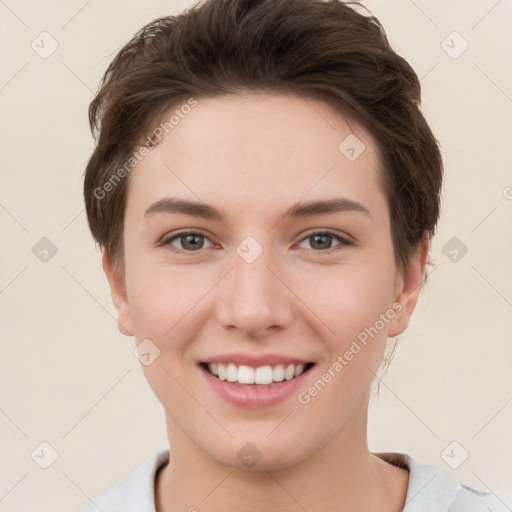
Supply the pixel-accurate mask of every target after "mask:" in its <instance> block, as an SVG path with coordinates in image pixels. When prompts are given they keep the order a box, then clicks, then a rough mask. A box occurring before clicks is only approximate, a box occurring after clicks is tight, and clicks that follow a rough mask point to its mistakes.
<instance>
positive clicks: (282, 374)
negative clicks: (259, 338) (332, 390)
mask: <svg viewBox="0 0 512 512" xmlns="http://www.w3.org/2000/svg"><path fill="white" fill-rule="evenodd" d="M314 365H315V363H307V364H287V365H284V364H277V365H273V366H270V365H266V366H259V367H257V368H253V367H251V366H245V365H236V364H234V363H206V362H202V363H200V364H199V366H200V367H201V368H203V369H204V370H205V371H207V372H208V373H209V374H210V375H213V376H214V377H216V378H217V379H219V380H224V381H227V382H229V383H231V384H233V385H236V386H243V387H253V388H262V387H271V386H276V385H279V384H280V383H281V382H286V381H290V380H293V379H296V378H297V377H299V376H300V375H302V374H304V373H306V372H308V371H309V370H310V369H311V368H312V367H313V366H314Z"/></svg>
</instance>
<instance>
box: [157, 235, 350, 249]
mask: <svg viewBox="0 0 512 512" xmlns="http://www.w3.org/2000/svg"><path fill="white" fill-rule="evenodd" d="M187 235H199V236H203V237H204V238H206V239H208V237H207V236H206V235H205V234H203V233H200V232H197V231H182V232H181V233H177V234H175V235H172V236H171V237H168V238H164V239H163V240H162V241H161V242H159V243H158V244H157V245H158V246H159V247H163V246H171V242H173V241H174V240H177V239H179V238H181V237H185V236H187ZM315 235H328V236H331V237H333V238H336V239H337V240H338V241H340V242H341V243H340V244H339V245H337V246H334V247H331V248H330V249H322V250H315V249H311V251H313V252H315V253H318V254H327V253H330V252H333V251H335V250H337V249H341V248H343V246H347V245H354V243H353V242H352V241H350V240H348V239H347V238H345V237H343V236H341V235H339V234H338V233H336V232H335V231H332V230H330V229H324V230H322V231H313V232H312V233H309V234H308V235H306V236H305V237H303V238H302V239H301V240H300V242H303V241H304V240H307V239H308V238H311V237H313V236H315ZM171 247H172V246H171ZM170 250H171V251H172V252H175V253H178V254H194V253H196V252H199V251H201V249H197V250H195V251H185V250H181V249H176V248H173V249H170Z"/></svg>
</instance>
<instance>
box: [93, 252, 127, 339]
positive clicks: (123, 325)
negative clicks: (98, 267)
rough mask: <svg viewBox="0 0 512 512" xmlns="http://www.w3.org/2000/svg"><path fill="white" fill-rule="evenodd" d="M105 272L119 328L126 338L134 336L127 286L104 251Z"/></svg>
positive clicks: (103, 263)
mask: <svg viewBox="0 0 512 512" xmlns="http://www.w3.org/2000/svg"><path fill="white" fill-rule="evenodd" d="M101 261H102V265H103V270H104V271H105V274H106V276H107V279H108V284H109V285H110V294H111V296H112V302H113V303H114V306H115V308H116V311H117V328H118V329H119V331H120V332H121V333H122V334H124V335H126V336H133V335H134V334H133V320H132V313H131V311H130V306H129V304H128V298H127V296H126V285H125V283H124V279H123V278H122V276H119V275H118V274H117V273H116V272H115V271H114V269H113V265H112V261H111V259H110V256H109V255H108V254H107V252H106V251H105V250H103V256H102V259H101Z"/></svg>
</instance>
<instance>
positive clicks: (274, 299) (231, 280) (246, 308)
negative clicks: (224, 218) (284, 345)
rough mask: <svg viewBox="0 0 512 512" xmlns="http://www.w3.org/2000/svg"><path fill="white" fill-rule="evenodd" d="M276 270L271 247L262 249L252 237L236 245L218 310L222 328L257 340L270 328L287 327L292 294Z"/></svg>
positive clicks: (289, 318) (276, 266) (290, 312)
mask: <svg viewBox="0 0 512 512" xmlns="http://www.w3.org/2000/svg"><path fill="white" fill-rule="evenodd" d="M277 268H278V265H277V264H276V259H275V257H274V255H273V253H272V250H271V248H270V247H268V246H266V247H263V245H261V244H260V243H259V242H257V241H256V239H254V238H253V237H247V238H246V239H245V240H243V241H242V242H241V243H240V244H239V246H238V247H237V248H236V251H235V254H233V260H232V270H231V272H229V274H228V276H226V282H225V286H224V287H223V289H222V293H221V296H220V297H219V301H218V306H217V314H218V319H219V322H220V323H221V324H222V325H223V326H224V327H236V328H238V329H239V330H240V331H244V332H245V333H246V334H247V335H251V336H258V335H261V334H263V333H264V332H265V331H266V330H267V329H268V328H270V327H273V328H276V327H285V326H287V325H289V323H290V322H291V319H292V304H291V302H290V300H291V297H290V296H291V294H290V293H289V292H287V288H286V286H285V285H284V284H283V283H282V282H281V281H280V279H278V277H277V276H276V273H278V271H277Z"/></svg>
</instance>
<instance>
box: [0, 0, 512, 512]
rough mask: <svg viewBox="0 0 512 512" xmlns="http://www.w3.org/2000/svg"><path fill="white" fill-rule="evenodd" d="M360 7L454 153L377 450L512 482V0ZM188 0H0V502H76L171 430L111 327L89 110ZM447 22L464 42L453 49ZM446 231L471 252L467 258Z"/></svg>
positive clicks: (449, 155) (47, 507)
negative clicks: (45, 248) (129, 55)
mask: <svg viewBox="0 0 512 512" xmlns="http://www.w3.org/2000/svg"><path fill="white" fill-rule="evenodd" d="M365 4H366V5H367V6H368V7H369V8H370V9H372V11H373V12H374V13H375V15H376V16H377V17H378V18H379V19H380V20H381V22H382V24H383V25H384V27H385V29H386V31H387V33H388V37H389V39H390V42H391V44H392V45H393V46H394V48H395V49H396V50H397V51H398V52H399V53H400V54H402V55H403V56H404V57H405V58H406V59H408V60H409V61H410V63H411V64H412V65H413V67H414V68H415V70H416V71H417V73H418V76H419V77H420V78H421V81H422V86H423V103H424V107H423V110H424V112H425V115H426V117H427V119H428V121H429V122H430V124H431V126H432V128H433V130H434V132H435V134H436V136H437V138H438V139H439V141H440V143H441V145H442V148H443V155H444V159H445V166H446V181H445V187H444V201H443V214H442V215H443V216H442V220H441V222H440V225H439V231H438V236H437V238H436V240H435V242H434V246H433V253H432V256H433V257H434V258H435V260H436V262H437V267H436V268H435V270H433V273H432V274H431V277H430V283H429V285H428V286H427V288H425V289H424V291H423V292H422V298H421V302H420V304H419V306H418V309H417V311H416V312H415V314H414V317H413V319H412V322H411V324H410V327H409V329H408V330H407V331H406V333H405V334H404V335H403V336H401V337H400V339H399V346H398V349H397V352H396V355H395V358H394V361H393V363H392V366H391V368H390V370H389V372H388V374H387V375H386V377H385V379H384V381H383V384H382V385H381V394H380V398H378V399H374V400H372V405H371V409H370V424H369V443H370V449H371V450H372V451H376V452H378V451H400V452H406V453H410V454H411V455H412V456H413V457H414V458H416V459H417V460H418V461H420V462H423V463H430V464H434V465H436V466H438V467H439V468H441V469H443V470H445V471H447V472H449V473H451V474H453V475H454V476H455V477H456V478H458V479H459V480H461V481H463V482H465V483H467V484H470V485H473V486H475V487H477V488H480V489H482V490H489V489H491V490H498V489H499V490H503V491H508V492H512V440H511V432H512V371H511V365H512V321H511V318H512V265H511V264H510V262H511V255H512V229H511V221H512V172H511V163H512V158H511V157H512V149H511V147H512V142H511V119H512V68H511V66H510V56H511V55H512V37H511V35H510V27H511V22H512V2H510V1H509V0H501V1H496V0H482V1H479V2H468V1H462V0H459V1H451V2H444V1H441V0H435V1H429V2H427V1H425V0H422V1H420V0H416V1H415V2H412V1H406V0H390V1H387V2H378V1H376V0H375V1H368V2H366V3H365ZM189 5H192V2H187V1H176V0H174V1H156V0H153V1H146V2H136V1H134V0H129V1H128V0H123V1H121V0H112V1H109V2H106V1H103V2H102V1H100V0H92V1H89V2H86V1H84V0H72V1H67V2H57V1H56V0H53V1H49V0H45V1H41V2H35V1H21V0H6V1H5V2H4V1H0V27H1V29H0V37H1V45H0V52H1V63H2V65H1V72H0V109H1V113H2V114H1V133H0V144H1V150H2V151H1V154H2V162H1V167H2V170H1V173H0V175H1V183H0V229H1V232H2V245H1V250H0V254H1V260H0V308H1V309H0V311H1V327H2V328H1V357H0V376H1V377H0V378H1V388H0V434H1V436H0V437H1V443H0V471H1V478H0V512H3V511H13V510H20V511H25V510H27V511H28V510H40V511H42V512H45V511H48V512H50V511H52V512H64V511H70V510H80V509H81V507H82V506H83V505H84V504H85V502H86V501H87V497H93V496H94V495H96V494H97V493H98V492H99V491H100V490H101V489H103V488H104V487H106V486H108V485H110V484H111V483H113V482H114V481H116V480H117V479H119V478H120V477H121V476H123V475H125V474H127V473H128V472H129V471H131V470H132V469H133V468H134V467H135V466H137V465H138V464H139V463H140V462H141V461H142V460H144V459H145V458H146V457H147V456H149V455H150V454H151V453H153V452H154V451H156V450H158V449H160V448H162V447H166V445H167V439H166V435H165V429H164V416H163V411H162V408H161V406H160V404H159V403H158V402H157V400H156V398H155V397H154V396H153V394H152V392H151V390H150V389H149V386H148V385H147V384H146V382H145V380H144V378H143V374H142V371H141V369H140V367H139V362H138V361H137V360H136V359H135V357H134V356H133V354H132V350H133V347H134V342H133V339H132V338H127V337H124V336H122V335H121V334H120V333H119V332H118V331H117V326H116V322H115V320H114V308H113V306H112V304H111V299H110V295H109V290H108V287H107V281H106V279H105V277H104V274H103V272H102V270H101V265H100V252H99V250H98V249H96V248H95V247H94V244H93V242H92V238H91V237H90V235H89V232H88V229H87V225H86V218H85V214H84V211H83V200H82V173H83V169H84V166H85V163H86V161H87V158H88V156H89V154H90V152H91V150H92V147H93V144H92V138H91V136H90V133H89V129H88V124H87V106H88V103H89V101H90V100H91V98H92V95H93V91H94V90H95V89H96V87H97V85H98V81H99V78H100V76H101V74H102V73H103V71H104V70H105V68H106V66H107V64H108V63H109V62H110V59H111V58H112V56H113V54H114V52H116V51H117V50H118V49H119V48H120V46H121V45H122V44H124V43H125V42H126V41H127V40H128V39H129V38H130V37H131V36H132V35H133V34H134V33H135V31H136V30H138V29H139V28H140V27H142V25H143V24H145V23H146V22H149V21H150V20H152V19H153V18H155V17H157V16H161V15H166V14H171V13H178V12H180V11H181V10H182V9H183V8H185V7H187V6H189ZM42 31H47V32H48V33H49V34H50V35H51V37H52V38H53V39H55V40H56V41H57V42H58V48H57V50H56V51H55V52H54V53H53V54H52V55H51V56H49V57H48V58H46V59H43V58H41V57H40V55H39V54H38V53H36V52H35V51H34V50H33V49H32V48H31V42H32V41H34V40H35V44H39V51H40V52H41V51H43V50H44V49H46V51H47V50H48V49H50V48H51V46H50V44H51V40H50V39H49V38H48V36H40V37H39V34H40V33H41V32H42ZM453 31H457V32H458V33H459V34H460V35H461V37H462V38H464V40H466V41H467V42H468V44H469V47H468V49H467V50H466V51H465V52H464V53H462V54H461V55H460V56H459V57H458V58H453V56H454V55H455V53H454V52H457V51H459V50H460V49H461V48H462V46H461V45H462V44H463V43H464V42H463V40H462V39H460V38H458V36H456V35H455V36H454V35H450V34H452V32H453ZM41 37H46V39H45V40H44V49H43V48H41V47H42V46H43V43H41ZM447 37H448V39H446V38H447ZM443 40H446V42H445V43H442V42H443ZM450 47H451V48H450ZM445 49H446V50H447V51H448V52H451V53H452V56H450V55H449V54H448V53H447V52H446V51H445ZM507 187H509V188H507ZM42 237H47V238H49V239H50V240H51V241H52V242H53V244H55V246H56V247H57V248H58V252H57V253H56V254H55V255H54V256H53V257H51V258H50V259H49V261H47V262H46V263H43V262H41V261H40V260H39V259H38V258H36V256H35V255H34V254H33V252H32V248H33V246H34V245H35V244H36V243H37V242H38V241H39V240H40V239H41V238H42ZM452 237H457V238H458V239H459V240H460V241H461V242H462V243H464V244H465V245H466V246H467V248H468V252H467V254H465V255H464V256H463V257H462V258H460V259H459V261H457V262H455V263H454V262H452V261H450V259H449V258H448V257H447V256H446V255H445V254H444V253H443V247H444V246H445V244H446V243H447V242H448V241H449V240H450V239H451V238H452ZM43 441H46V442H48V443H50V444H51V445H52V446H53V447H54V448H55V450H56V451H57V452H58V458H57V460H56V461H55V462H54V463H53V464H52V465H51V466H50V467H49V468H48V469H42V468H41V467H39V465H38V464H36V462H35V461H34V460H33V459H32V458H31V453H32V452H33V451H34V450H35V451H36V453H39V454H40V456H39V459H38V456H37V455H34V458H35V459H36V460H38V461H39V462H40V463H41V461H42V460H43V459H44V458H45V457H46V458H47V459H46V460H49V459H48V456H49V455H48V454H49V453H50V452H49V450H48V449H47V448H46V449H45V448H44V446H43V447H42V448H41V447H40V443H41V442H43ZM452 441H457V442H458V443H459V444H460V445H461V447H463V448H460V447H456V448H455V451H454V452H453V456H454V457H455V458H457V457H459V456H460V453H461V450H462V449H464V450H466V451H467V452H468V453H469V458H468V459H467V460H466V461H465V462H464V463H463V464H462V465H461V466H460V467H459V468H458V469H453V468H452V467H450V466H449V465H448V464H447V463H446V462H445V460H443V458H442V456H441V453H442V452H443V450H444V449H445V448H446V447H447V446H448V445H449V444H450V443H451V442H452ZM41 449H43V452H44V453H45V455H44V457H43V456H42V455H41V453H42V452H41ZM45 450H46V451H45Z"/></svg>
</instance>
